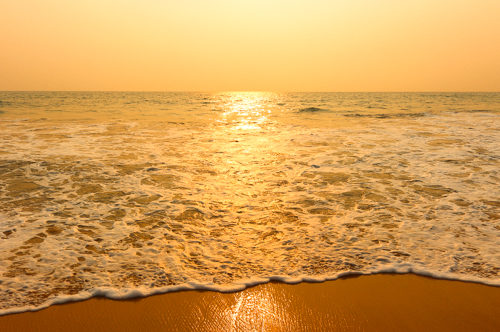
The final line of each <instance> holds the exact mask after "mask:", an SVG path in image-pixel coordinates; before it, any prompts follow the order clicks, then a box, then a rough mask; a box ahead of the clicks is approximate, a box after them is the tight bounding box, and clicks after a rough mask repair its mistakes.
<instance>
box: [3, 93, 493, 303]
mask: <svg viewBox="0 0 500 332" xmlns="http://www.w3.org/2000/svg"><path fill="white" fill-rule="evenodd" d="M499 219H500V94H498V93H488V94H417V93H413V94H412V93H408V94H403V93H402V94H398V93H392V94H389V93H388V94H375V93H374V94H368V93H366V94H354V93H353V94H348V93H341V94H334V93H332V94H329V93H321V94H313V93H308V94H306V93H302V94H299V93H295V94H292V93H289V94H273V93H222V94H209V93H206V94H204V93H27V92H26V93H14V92H0V310H1V312H0V313H8V312H15V311H22V310H31V309H35V308H40V307H44V306H47V305H49V304H51V303H57V302H61V301H66V300H68V299H83V298H88V297H91V296H94V295H105V296H109V297H112V298H123V297H131V296H143V295H149V294H154V293H159V292H165V291H169V290H177V289H192V288H200V289H214V290H222V291H230V290H237V289H243V288H244V287H246V286H247V285H250V284H255V283H261V282H266V281H268V280H270V279H275V280H276V279H277V280H283V281H286V282H298V281H301V280H326V279H334V278H336V277H338V276H340V275H343V274H349V273H376V272H381V271H392V272H410V271H412V272H415V273H419V274H424V275H433V276H437V277H443V278H451V279H459V280H470V281H477V282H482V283H486V284H490V285H500V277H499V272H500V253H499V252H500V251H499V248H500V222H499Z"/></svg>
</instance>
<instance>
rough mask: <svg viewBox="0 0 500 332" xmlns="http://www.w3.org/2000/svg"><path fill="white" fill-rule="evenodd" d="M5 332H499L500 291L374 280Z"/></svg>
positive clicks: (24, 318) (69, 309)
mask: <svg viewBox="0 0 500 332" xmlns="http://www.w3.org/2000/svg"><path fill="white" fill-rule="evenodd" d="M0 326H1V330H2V331H4V332H6V331H154V330H156V331H165V330H196V331H228V330H244V331H249V330H259V331H260V330H262V331H269V330H271V331H272V330H279V331H299V330H301V331H311V330H330V331H337V330H339V331H423V330H425V331H499V330H500V287H491V286H485V285H481V284H475V283H466V282H460V281H446V280H436V279H431V278H426V277H420V276H415V275H411V274H408V275H390V274H379V275H372V276H360V277H351V278H345V279H340V280H335V281H328V282H324V283H300V284H296V285H288V284H282V283H268V284H264V285H259V286H256V287H251V288H249V289H246V290H244V291H241V292H237V293H217V292H211V291H183V292H174V293H167V294H163V295H157V296H151V297H148V298H142V299H138V300H124V301H113V300H108V299H102V298H97V299H91V300H87V301H83V302H77V303H70V304H63V305H55V306H51V307H49V308H48V309H44V310H41V311H38V312H28V313H22V314H14V315H7V316H2V317H0Z"/></svg>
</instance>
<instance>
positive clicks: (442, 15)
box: [0, 0, 500, 91]
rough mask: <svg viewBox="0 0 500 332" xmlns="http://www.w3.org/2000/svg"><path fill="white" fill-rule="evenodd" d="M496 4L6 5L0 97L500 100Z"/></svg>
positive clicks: (29, 1) (235, 1)
mask: <svg viewBox="0 0 500 332" xmlns="http://www.w3.org/2000/svg"><path fill="white" fill-rule="evenodd" d="M499 17H500V1H498V0H475V1H473V0H469V1H464V0H453V1H452V0H449V1H448V0H433V1H431V0H405V1H401V0H300V1H299V0H286V1H285V0H176V1H174V0H115V1H112V0H85V1H83V0H81V1H68V0H0V90H92V91H95V90H106V91H110V90H111V91H115V90H119V91H500V19H499Z"/></svg>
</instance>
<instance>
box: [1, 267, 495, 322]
mask: <svg viewBox="0 0 500 332" xmlns="http://www.w3.org/2000/svg"><path fill="white" fill-rule="evenodd" d="M375 274H415V275H418V276H423V277H429V278H433V279H441V280H452V281H461V282H471V283H479V284H483V285H487V286H495V287H500V278H497V279H486V278H479V277H475V276H470V275H461V274H457V273H449V272H436V271H429V270H425V269H424V268H421V267H418V266H413V265H410V264H398V265H396V266H394V265H385V266H382V267H381V268H378V269H371V270H368V271H343V272H339V273H337V274H335V275H329V276H325V275H318V276H310V275H303V276H297V277H290V276H280V275H274V276H268V277H256V278H252V279H243V280H239V281H238V282H235V283H232V284H228V285H214V284H203V283H197V282H190V283H186V284H181V285H175V286H166V287H159V288H147V287H140V288H133V289H131V288H124V289H121V290H117V289H114V288H105V287H104V288H97V289H91V290H86V291H84V292H81V293H79V294H76V295H60V296H57V297H55V298H54V299H51V300H50V301H47V302H44V303H43V304H41V305H39V306H24V307H14V308H8V309H5V310H0V316H4V315H9V314H16V313H22V312H33V311H39V310H42V309H45V308H48V307H50V306H52V305H54V304H64V303H69V302H79V301H84V300H88V299H91V298H94V297H104V298H107V299H111V300H129V299H137V298H143V297H148V296H152V295H159V294H165V293H170V292H178V291H187V290H198V291H214V292H220V293H233V292H238V291H242V290H244V289H246V288H249V287H253V286H256V285H260V284H265V283H268V282H271V281H276V282H282V283H286V284H298V283H301V282H309V283H320V282H325V281H331V280H336V279H341V278H343V277H349V276H363V275H375Z"/></svg>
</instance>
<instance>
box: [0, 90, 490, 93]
mask: <svg viewBox="0 0 500 332" xmlns="http://www.w3.org/2000/svg"><path fill="white" fill-rule="evenodd" d="M0 92H163V93H165V92H166V93H228V92H233V93H235V92H240V93H244V92H254V93H255V92H274V93H500V90H380V91H377V90H371V91H370V90H359V91H347V90H345V91H327V90H317V91H313V90H303V91H298V90H0Z"/></svg>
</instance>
